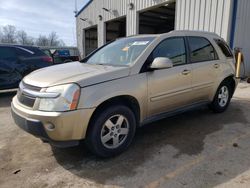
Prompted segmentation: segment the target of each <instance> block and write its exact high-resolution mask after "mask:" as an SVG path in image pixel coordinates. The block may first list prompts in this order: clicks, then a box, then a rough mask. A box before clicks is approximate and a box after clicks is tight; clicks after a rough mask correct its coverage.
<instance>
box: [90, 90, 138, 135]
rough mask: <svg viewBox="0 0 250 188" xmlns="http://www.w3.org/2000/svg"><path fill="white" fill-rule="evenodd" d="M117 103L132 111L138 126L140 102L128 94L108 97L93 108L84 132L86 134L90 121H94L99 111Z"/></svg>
mask: <svg viewBox="0 0 250 188" xmlns="http://www.w3.org/2000/svg"><path fill="white" fill-rule="evenodd" d="M119 104H120V105H124V106H127V107H128V108H130V109H131V110H132V111H133V113H134V114H135V118H136V125H137V126H138V125H139V124H140V119H141V115H140V112H141V108H140V104H139V102H138V100H137V99H136V98H135V97H133V96H130V95H120V96H116V97H112V98H109V99H107V100H105V101H103V102H102V103H101V104H100V105H98V106H97V108H96V109H95V111H94V112H93V114H92V116H91V118H90V121H89V126H88V128H87V132H86V133H87V134H88V131H89V128H90V126H91V124H92V122H93V121H94V119H95V118H96V116H97V115H98V114H99V113H101V112H102V111H103V110H104V109H105V108H107V107H109V106H112V105H119Z"/></svg>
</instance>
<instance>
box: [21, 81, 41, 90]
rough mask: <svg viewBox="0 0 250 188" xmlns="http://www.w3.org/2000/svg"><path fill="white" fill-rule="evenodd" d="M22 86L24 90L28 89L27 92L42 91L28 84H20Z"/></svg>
mask: <svg viewBox="0 0 250 188" xmlns="http://www.w3.org/2000/svg"><path fill="white" fill-rule="evenodd" d="M22 85H23V87H24V88H26V89H29V90H33V91H40V90H41V89H42V88H40V87H37V86H31V85H28V84H26V83H24V82H22Z"/></svg>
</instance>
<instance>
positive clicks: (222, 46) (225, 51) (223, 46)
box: [215, 39, 233, 58]
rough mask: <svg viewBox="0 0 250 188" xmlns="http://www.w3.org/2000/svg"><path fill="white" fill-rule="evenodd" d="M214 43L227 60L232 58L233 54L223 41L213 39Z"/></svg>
mask: <svg viewBox="0 0 250 188" xmlns="http://www.w3.org/2000/svg"><path fill="white" fill-rule="evenodd" d="M215 42H216V44H217V45H218V46H219V47H220V49H221V51H222V53H223V54H224V55H225V56H226V57H228V58H233V53H232V51H231V50H230V48H229V46H228V45H227V44H226V43H225V42H224V41H223V40H220V39H215Z"/></svg>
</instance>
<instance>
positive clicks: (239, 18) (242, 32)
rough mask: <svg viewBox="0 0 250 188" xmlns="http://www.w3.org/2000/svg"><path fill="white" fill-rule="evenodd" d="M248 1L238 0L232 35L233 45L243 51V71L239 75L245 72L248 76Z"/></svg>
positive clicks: (249, 74) (249, 26)
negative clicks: (233, 33)
mask: <svg viewBox="0 0 250 188" xmlns="http://www.w3.org/2000/svg"><path fill="white" fill-rule="evenodd" d="M249 9H250V1H249V0H238V8H237V15H236V28H235V35H234V47H239V48H241V49H242V51H243V55H244V65H245V66H243V68H245V71H242V72H241V75H242V76H243V74H245V75H246V76H250V43H249V34H250V19H249V18H250V11H249Z"/></svg>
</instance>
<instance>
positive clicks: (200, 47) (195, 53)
mask: <svg viewBox="0 0 250 188" xmlns="http://www.w3.org/2000/svg"><path fill="white" fill-rule="evenodd" d="M188 41H189V47H190V53H191V54H190V60H191V62H199V61H211V60H215V59H217V56H216V53H215V50H214V47H213V46H212V44H211V43H210V42H209V41H208V40H207V39H205V38H202V37H188Z"/></svg>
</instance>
